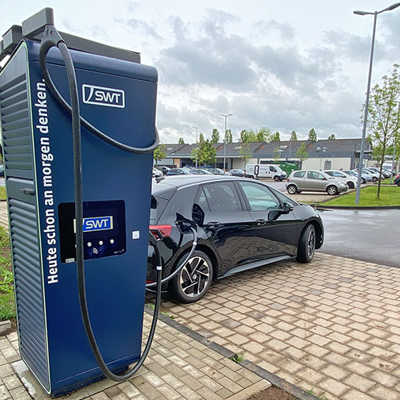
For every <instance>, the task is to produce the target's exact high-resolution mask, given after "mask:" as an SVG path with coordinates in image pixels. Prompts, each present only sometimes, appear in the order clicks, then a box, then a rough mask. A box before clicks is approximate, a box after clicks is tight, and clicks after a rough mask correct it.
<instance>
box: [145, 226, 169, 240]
mask: <svg viewBox="0 0 400 400" xmlns="http://www.w3.org/2000/svg"><path fill="white" fill-rule="evenodd" d="M149 229H150V232H151V233H152V235H153V236H154V237H155V238H156V239H157V240H160V239H163V238H165V237H168V236H170V235H171V231H172V225H150V226H149Z"/></svg>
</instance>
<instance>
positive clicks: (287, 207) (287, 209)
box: [282, 203, 293, 214]
mask: <svg viewBox="0 0 400 400" xmlns="http://www.w3.org/2000/svg"><path fill="white" fill-rule="evenodd" d="M291 211H293V206H292V205H291V204H289V203H283V204H282V213H283V214H289V213H290V212H291Z"/></svg>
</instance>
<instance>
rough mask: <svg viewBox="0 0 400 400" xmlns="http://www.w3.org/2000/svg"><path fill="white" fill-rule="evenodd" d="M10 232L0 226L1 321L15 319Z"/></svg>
mask: <svg viewBox="0 0 400 400" xmlns="http://www.w3.org/2000/svg"><path fill="white" fill-rule="evenodd" d="M11 269H12V268H11V251H10V241H9V238H8V232H7V231H6V230H5V229H4V228H3V227H1V226H0V321H4V320H6V319H14V318H15V303H14V285H13V283H14V280H13V274H12V271H11Z"/></svg>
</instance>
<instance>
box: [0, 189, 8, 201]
mask: <svg viewBox="0 0 400 400" xmlns="http://www.w3.org/2000/svg"><path fill="white" fill-rule="evenodd" d="M0 200H7V194H6V188H5V187H4V186H0Z"/></svg>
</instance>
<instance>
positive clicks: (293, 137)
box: [290, 131, 297, 142]
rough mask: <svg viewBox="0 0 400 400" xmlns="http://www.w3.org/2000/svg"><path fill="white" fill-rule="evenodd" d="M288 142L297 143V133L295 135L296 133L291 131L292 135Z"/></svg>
mask: <svg viewBox="0 0 400 400" xmlns="http://www.w3.org/2000/svg"><path fill="white" fill-rule="evenodd" d="M290 141H291V142H297V133H296V131H292V133H291V134H290Z"/></svg>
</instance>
